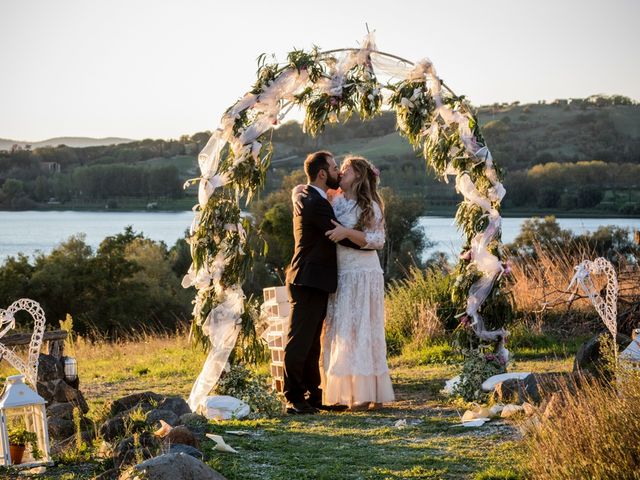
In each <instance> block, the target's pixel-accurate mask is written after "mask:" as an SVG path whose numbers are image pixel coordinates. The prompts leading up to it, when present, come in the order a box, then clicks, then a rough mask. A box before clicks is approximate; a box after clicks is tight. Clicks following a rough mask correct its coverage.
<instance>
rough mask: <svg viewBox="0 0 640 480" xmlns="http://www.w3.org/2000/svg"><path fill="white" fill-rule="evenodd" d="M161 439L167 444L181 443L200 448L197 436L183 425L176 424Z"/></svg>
mask: <svg viewBox="0 0 640 480" xmlns="http://www.w3.org/2000/svg"><path fill="white" fill-rule="evenodd" d="M163 441H164V443H166V444H169V445H173V444H174V443H181V444H182V445H189V446H191V447H194V448H200V442H199V441H198V437H197V436H196V435H195V434H194V433H193V432H192V431H191V430H189V429H188V428H187V427H185V426H184V425H178V426H177V427H174V428H172V429H171V430H170V431H169V433H168V434H167V436H166V437H164V439H163Z"/></svg>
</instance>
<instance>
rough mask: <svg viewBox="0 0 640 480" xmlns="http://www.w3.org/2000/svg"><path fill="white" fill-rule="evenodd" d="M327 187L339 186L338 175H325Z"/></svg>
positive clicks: (334, 187) (335, 187) (335, 188)
mask: <svg viewBox="0 0 640 480" xmlns="http://www.w3.org/2000/svg"><path fill="white" fill-rule="evenodd" d="M327 187H329V188H330V189H331V190H337V189H338V188H339V187H340V177H335V178H334V177H327Z"/></svg>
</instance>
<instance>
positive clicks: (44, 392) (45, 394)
mask: <svg viewBox="0 0 640 480" xmlns="http://www.w3.org/2000/svg"><path fill="white" fill-rule="evenodd" d="M59 381H60V380H56V381H55V382H40V381H39V382H38V383H37V384H36V391H37V392H38V395H40V396H41V397H42V398H44V399H45V401H46V402H47V403H49V402H51V401H52V400H53V392H55V389H56V384H57V382H59Z"/></svg>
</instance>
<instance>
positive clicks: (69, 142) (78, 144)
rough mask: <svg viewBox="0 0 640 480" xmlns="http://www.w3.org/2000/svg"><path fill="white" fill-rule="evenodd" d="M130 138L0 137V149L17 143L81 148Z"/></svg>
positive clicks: (126, 140)
mask: <svg viewBox="0 0 640 480" xmlns="http://www.w3.org/2000/svg"><path fill="white" fill-rule="evenodd" d="M134 141H135V140H132V139H130V138H120V137H106V138H91V137H55V138H49V139H47V140H42V141H40V142H25V141H21V140H11V139H8V138H0V150H11V148H12V147H13V146H14V145H19V146H20V147H22V148H25V147H26V146H27V145H31V149H32V150H33V149H35V148H42V147H57V146H58V145H66V146H67V147H74V148H82V147H101V146H106V145H117V144H119V143H130V142H134Z"/></svg>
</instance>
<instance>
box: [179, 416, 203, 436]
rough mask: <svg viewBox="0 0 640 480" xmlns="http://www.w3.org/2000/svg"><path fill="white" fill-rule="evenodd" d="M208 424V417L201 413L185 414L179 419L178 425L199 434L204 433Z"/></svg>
mask: <svg viewBox="0 0 640 480" xmlns="http://www.w3.org/2000/svg"><path fill="white" fill-rule="evenodd" d="M208 423H209V420H207V417H205V416H204V415H200V414H199V413H185V414H184V415H182V416H180V418H179V419H178V425H184V426H185V427H187V428H189V430H191V431H193V432H197V433H204V432H205V431H206V429H207V424H208Z"/></svg>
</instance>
